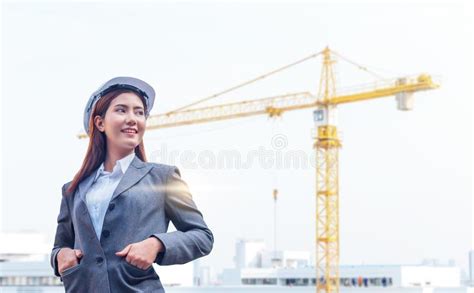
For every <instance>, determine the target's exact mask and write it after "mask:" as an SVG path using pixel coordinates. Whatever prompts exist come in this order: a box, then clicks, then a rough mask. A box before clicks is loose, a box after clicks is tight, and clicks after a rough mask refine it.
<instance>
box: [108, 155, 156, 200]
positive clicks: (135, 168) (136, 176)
mask: <svg viewBox="0 0 474 293" xmlns="http://www.w3.org/2000/svg"><path fill="white" fill-rule="evenodd" d="M152 168H153V165H152V164H146V163H144V162H143V161H142V160H140V158H138V156H136V155H135V158H133V160H132V162H131V163H130V166H129V167H128V169H127V171H126V172H125V174H123V177H122V179H121V180H120V182H119V184H118V185H117V188H116V189H115V191H114V193H113V195H112V198H111V199H110V200H111V201H112V200H113V199H114V198H116V197H117V196H119V195H120V194H122V193H123V192H125V191H126V190H127V189H129V188H130V187H132V186H133V185H135V184H136V183H137V182H138V181H140V179H142V178H143V177H144V176H145V175H146V174H147V173H148V172H149V171H150V170H151V169H152Z"/></svg>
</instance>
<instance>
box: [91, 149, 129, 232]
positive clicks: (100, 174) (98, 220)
mask: <svg viewBox="0 0 474 293" xmlns="http://www.w3.org/2000/svg"><path fill="white" fill-rule="evenodd" d="M134 158H135V152H133V153H131V154H130V155H128V156H126V157H124V158H122V159H120V160H118V161H117V162H116V163H115V166H114V168H113V170H112V172H107V171H105V170H104V163H102V164H101V165H100V167H99V168H98V169H97V172H96V174H95V177H94V180H93V181H92V185H91V187H90V188H89V190H88V191H87V193H86V204H87V209H88V210H89V214H90V216H91V220H92V224H93V225H94V229H95V233H96V235H97V239H99V240H100V234H101V233H102V225H103V223H104V217H105V213H106V212H107V207H108V205H109V202H110V199H111V198H112V195H113V194H114V191H115V189H116V188H117V186H118V184H119V182H120V180H121V179H122V177H123V175H124V174H125V172H126V171H127V169H128V167H129V166H130V163H131V162H132V160H133V159H134Z"/></svg>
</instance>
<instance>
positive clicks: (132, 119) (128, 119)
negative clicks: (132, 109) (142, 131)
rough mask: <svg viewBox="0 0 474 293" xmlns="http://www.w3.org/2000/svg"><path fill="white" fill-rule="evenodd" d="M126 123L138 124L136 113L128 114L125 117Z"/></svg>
mask: <svg viewBox="0 0 474 293" xmlns="http://www.w3.org/2000/svg"><path fill="white" fill-rule="evenodd" d="M125 123H126V124H127V125H135V124H137V118H136V117H135V115H134V114H128V115H127V116H126V117H125Z"/></svg>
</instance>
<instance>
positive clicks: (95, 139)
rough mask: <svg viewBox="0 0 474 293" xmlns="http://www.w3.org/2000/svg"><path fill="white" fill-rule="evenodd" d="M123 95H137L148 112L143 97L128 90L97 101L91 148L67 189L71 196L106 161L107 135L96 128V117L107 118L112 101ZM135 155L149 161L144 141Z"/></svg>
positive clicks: (91, 128)
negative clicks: (106, 114)
mask: <svg viewBox="0 0 474 293" xmlns="http://www.w3.org/2000/svg"><path fill="white" fill-rule="evenodd" d="M123 93H134V94H136V95H137V96H138V97H140V99H141V100H142V102H143V106H144V107H145V112H146V111H147V109H146V103H145V100H144V99H143V97H142V96H141V95H139V94H137V93H135V92H133V91H131V90H127V89H121V90H114V91H111V92H109V93H107V94H105V95H104V96H103V97H101V98H100V99H99V100H98V101H97V103H96V104H95V106H94V109H93V110H92V115H91V117H90V120H89V133H90V135H89V146H88V147H87V153H86V156H85V158H84V161H83V162H82V166H81V169H79V171H78V172H77V173H76V175H75V176H74V179H73V180H72V182H71V184H70V185H69V188H68V189H67V192H68V193H71V194H72V193H74V191H75V190H76V188H77V186H78V185H79V183H81V181H82V180H83V179H85V178H87V177H88V176H89V175H91V174H92V172H94V171H95V170H97V168H98V167H99V166H100V164H101V163H102V162H103V161H104V160H105V155H106V152H107V140H106V137H105V133H103V132H100V131H99V130H98V129H97V127H96V126H95V124H94V117H95V116H97V115H99V116H100V117H102V118H105V113H106V112H107V109H108V108H109V106H110V103H111V102H112V100H113V99H115V98H116V97H117V96H119V95H121V94H123ZM135 155H137V156H138V158H140V159H141V160H142V161H143V162H146V161H147V160H146V155H145V146H144V145H143V140H142V141H141V142H140V144H139V145H138V146H136V147H135Z"/></svg>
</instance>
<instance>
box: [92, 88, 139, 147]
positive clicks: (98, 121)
mask: <svg viewBox="0 0 474 293" xmlns="http://www.w3.org/2000/svg"><path fill="white" fill-rule="evenodd" d="M94 123H95V125H96V127H97V129H98V130H99V131H101V132H105V135H106V137H107V148H108V151H113V152H115V153H119V154H129V153H131V152H132V151H133V150H134V149H135V147H136V146H138V145H139V144H140V143H141V141H142V139H143V134H144V133H145V126H146V119H145V109H144V107H143V102H142V100H141V99H140V98H139V97H138V96H137V95H136V94H134V93H123V94H120V95H118V96H117V97H116V98H115V99H113V100H112V102H111V103H110V106H109V108H108V109H107V112H106V113H105V117H104V118H103V119H102V118H101V117H100V116H96V117H95V118H94Z"/></svg>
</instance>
